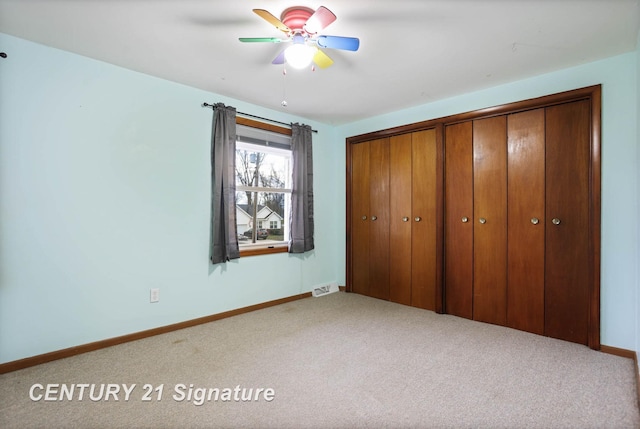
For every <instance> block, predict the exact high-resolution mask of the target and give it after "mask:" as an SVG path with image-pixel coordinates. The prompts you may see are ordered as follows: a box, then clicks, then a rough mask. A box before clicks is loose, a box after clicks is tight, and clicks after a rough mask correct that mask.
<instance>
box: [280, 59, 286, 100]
mask: <svg viewBox="0 0 640 429" xmlns="http://www.w3.org/2000/svg"><path fill="white" fill-rule="evenodd" d="M285 64H286V63H285ZM280 105H281V106H282V107H287V67H286V66H285V65H284V64H283V65H282V103H280Z"/></svg>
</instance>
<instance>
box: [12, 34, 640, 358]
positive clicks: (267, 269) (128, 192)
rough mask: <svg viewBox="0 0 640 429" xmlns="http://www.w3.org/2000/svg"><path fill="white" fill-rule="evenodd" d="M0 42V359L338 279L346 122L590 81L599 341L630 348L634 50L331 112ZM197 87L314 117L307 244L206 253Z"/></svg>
mask: <svg viewBox="0 0 640 429" xmlns="http://www.w3.org/2000/svg"><path fill="white" fill-rule="evenodd" d="M0 45H2V49H3V51H5V52H7V53H8V54H9V58H7V59H5V60H2V61H0V94H1V95H0V238H1V239H0V363H1V362H8V361H12V360H16V359H21V358H24V357H28V356H33V355H37V354H42V353H47V352H50V351H54V350H59V349H62V348H66V347H71V346H75V345H79V344H84V343H88V342H92V341H98V340H101V339H105V338H111V337H114V336H118V335H124V334H129V333H132V332H137V331H141V330H144V329H149V328H154V327H158V326H163V325H167V324H171V323H176V322H180V321H184V320H189V319H193V318H196V317H200V316H205V315H209V314H214V313H219V312H222V311H226V310H230V309H235V308H239V307H244V306H248V305H252V304H255V303H259V302H264V301H269V300H273V299H277V298H281V297H285V296H290V295H294V294H298V293H302V292H307V291H309V290H310V289H311V288H312V287H313V286H315V285H317V284H321V283H325V282H329V281H338V282H339V283H340V284H344V283H345V259H344V256H345V255H344V252H345V242H344V237H345V235H344V234H345V211H344V209H345V207H344V202H345V167H344V166H345V146H344V140H345V138H346V137H349V136H353V135H357V134H362V133H365V132H370V131H376V130H380V129H384V128H389V127H393V126H398V125H404V124H407V123H411V122H417V121H422V120H426V119H430V118H437V117H442V116H446V115H449V114H454V113H459V112H465V111H470V110H474V109H478V108H482V107H488V106H493V105H498V104H502V103H507V102H512V101H518V100H522V99H526V98H532V97H537V96H542V95H546V94H551V93H555V92H559V91H564V90H569V89H574V88H579V87H583V86H588V85H593V84H598V83H602V84H603V184H602V190H603V192H602V194H603V195H602V196H603V210H602V221H603V224H602V342H603V343H604V344H607V345H611V346H615V347H622V348H627V349H635V350H639V349H640V339H638V335H637V333H638V332H640V320H638V319H640V317H638V316H639V313H638V309H639V308H640V296H638V295H639V294H638V293H637V289H638V287H639V280H638V271H639V266H638V260H639V259H640V258H639V256H640V248H639V244H638V238H639V237H640V231H638V227H637V219H638V217H639V210H640V209H639V206H640V202H639V196H638V183H639V181H640V177H639V175H638V170H640V168H639V167H640V154H639V153H638V146H639V141H640V131H639V130H638V127H637V123H638V120H639V119H638V118H639V110H640V109H638V95H640V93H639V92H638V89H637V81H638V80H639V79H640V76H639V71H640V64H639V61H640V59H639V58H638V56H639V55H638V54H637V53H632V54H626V55H621V56H617V57H614V58H610V59H607V60H604V61H599V62H595V63H590V64H586V65H583V66H580V67H575V68H571V69H566V70H562V71H559V72H556V73H550V74H547V75H543V76H538V77H535V78H531V79H526V80H522V81H519V82H515V83H512V84H508V85H501V86H496V87H494V88H491V89H487V90H484V91H479V92H474V93H470V94H465V95H462V96H459V97H454V98H450V99H447V100H442V101H438V102H434V103H429V104H425V105H422V106H418V107H415V108H412V109H406V110H402V111H398V112H394V113H390V114H387V115H381V116H379V117H376V118H371V119H368V120H364V121H360V122H357V123H352V124H347V125H344V126H340V127H332V126H329V125H325V124H320V123H315V122H313V121H308V120H305V119H304V118H296V117H292V116H291V115H288V114H287V112H286V111H281V110H268V109H263V108H260V107H258V106H253V105H249V104H246V103H242V102H240V101H237V100H233V99H229V98H227V97H224V96H221V95H216V94H211V93H207V92H205V91H201V90H197V89H193V88H189V87H186V86H182V85H179V84H176V83H172V82H168V81H164V80H161V79H157V78H153V77H150V76H146V75H143V74H139V73H136V72H132V71H129V70H125V69H122V68H119V67H116V66H113V65H109V64H105V63H102V62H98V61H94V60H91V59H87V58H84V57H80V56H77V55H73V54H70V53H67V52H63V51H59V50H56V49H51V48H47V47H44V46H42V45H38V44H34V43H31V42H27V41H24V40H21V39H16V38H13V37H11V36H6V35H2V34H0ZM203 101H207V102H215V101H222V102H225V103H227V104H231V105H234V106H236V107H237V108H238V109H239V110H240V111H245V112H248V113H253V114H257V115H262V116H266V117H271V118H273V119H276V120H281V121H284V122H290V121H299V122H305V123H309V124H310V125H312V126H313V127H314V128H316V129H318V130H319V131H320V132H319V133H318V134H314V169H315V175H316V179H315V186H316V189H315V191H316V193H315V201H316V204H315V207H316V231H317V233H316V250H315V251H314V252H312V253H311V254H309V255H306V256H304V257H298V256H289V255H287V254H278V255H270V256H261V257H254V258H243V259H241V260H240V261H236V262H232V263H228V264H226V265H224V266H220V267H216V268H213V269H211V268H210V265H209V264H208V260H207V252H208V237H209V230H208V222H209V172H210V167H209V139H210V126H211V110H209V109H203V108H201V107H200V104H201V103H202V102H203ZM152 287H159V288H160V290H161V292H160V297H161V300H160V302H159V303H157V304H149V289H150V288H152Z"/></svg>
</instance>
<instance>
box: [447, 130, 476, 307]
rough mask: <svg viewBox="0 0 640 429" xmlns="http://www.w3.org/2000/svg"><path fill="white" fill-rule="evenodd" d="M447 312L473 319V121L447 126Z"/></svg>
mask: <svg viewBox="0 0 640 429" xmlns="http://www.w3.org/2000/svg"><path fill="white" fill-rule="evenodd" d="M444 158H445V167H444V168H445V171H444V175H445V179H444V182H445V193H444V200H445V210H444V212H445V215H444V227H445V232H444V236H445V238H444V242H445V248H444V265H445V266H444V277H445V278H444V281H445V286H444V295H445V312H446V313H448V314H453V315H455V316H460V317H465V318H467V319H473V227H474V222H473V122H471V121H467V122H462V123H459V124H455V125H448V126H447V127H446V128H445V155H444Z"/></svg>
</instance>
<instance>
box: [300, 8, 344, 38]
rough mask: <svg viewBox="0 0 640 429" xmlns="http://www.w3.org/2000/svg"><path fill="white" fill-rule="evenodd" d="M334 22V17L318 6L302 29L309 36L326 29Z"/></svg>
mask: <svg viewBox="0 0 640 429" xmlns="http://www.w3.org/2000/svg"><path fill="white" fill-rule="evenodd" d="M335 20H336V16H335V15H334V14H333V12H331V11H330V10H329V9H327V8H326V7H324V6H320V7H319V8H318V10H316V11H315V12H314V14H313V15H311V16H310V17H309V19H308V20H307V23H306V24H305V25H304V29H305V30H306V31H307V33H309V34H316V33H317V32H318V31H320V30H323V29H325V28H327V26H328V25H329V24H331V23H332V22H333V21H335Z"/></svg>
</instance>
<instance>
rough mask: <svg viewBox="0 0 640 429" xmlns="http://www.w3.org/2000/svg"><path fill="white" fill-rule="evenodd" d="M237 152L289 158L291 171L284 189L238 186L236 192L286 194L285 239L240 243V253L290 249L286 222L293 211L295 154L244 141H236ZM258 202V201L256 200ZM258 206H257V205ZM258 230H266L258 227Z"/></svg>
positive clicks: (288, 173)
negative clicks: (292, 186) (292, 184)
mask: <svg viewBox="0 0 640 429" xmlns="http://www.w3.org/2000/svg"><path fill="white" fill-rule="evenodd" d="M237 150H245V151H249V152H262V153H266V154H270V155H275V156H280V157H284V158H287V159H288V161H289V171H288V172H287V176H286V177H285V187H284V188H271V187H262V186H246V185H237V184H236V192H255V193H260V192H268V193H282V194H284V198H285V202H284V216H283V222H282V229H283V233H284V239H283V241H281V242H276V243H274V242H269V243H265V242H259V241H258V240H256V242H255V243H244V242H239V243H238V245H239V247H240V251H241V252H242V251H243V250H247V249H251V250H257V249H276V248H288V246H289V237H290V231H289V223H288V222H285V220H286V219H288V218H289V214H290V211H291V192H292V190H291V182H292V177H291V171H292V167H293V153H292V151H291V150H290V149H281V148H276V147H270V146H264V145H260V144H255V143H248V142H242V141H236V151H237ZM256 201H257V199H256ZM256 206H257V204H256ZM258 229H264V228H261V227H258Z"/></svg>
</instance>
